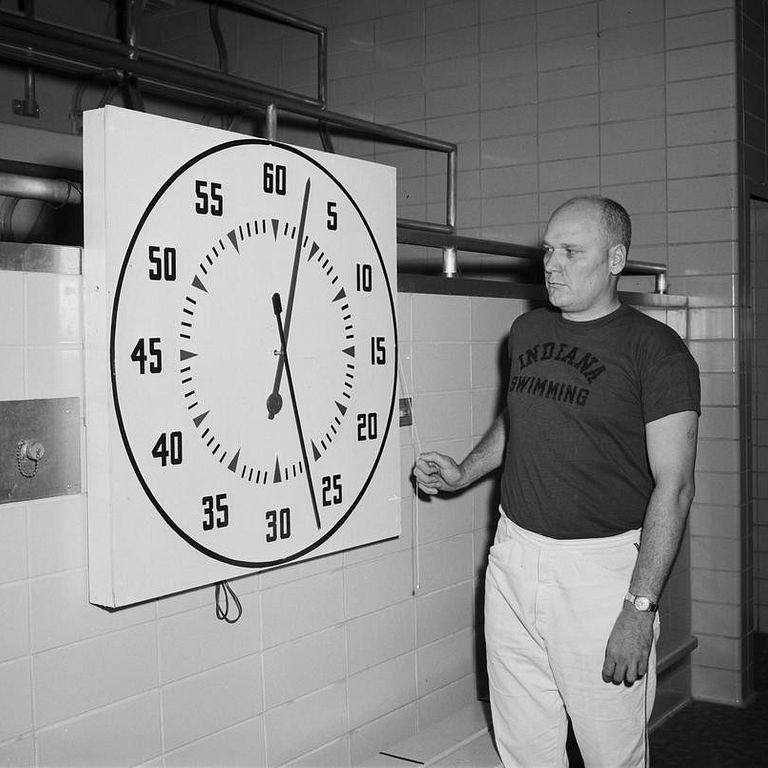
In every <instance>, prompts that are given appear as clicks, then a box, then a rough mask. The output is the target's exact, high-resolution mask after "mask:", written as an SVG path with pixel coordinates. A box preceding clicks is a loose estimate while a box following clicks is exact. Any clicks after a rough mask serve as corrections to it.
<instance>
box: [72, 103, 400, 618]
mask: <svg viewBox="0 0 768 768" xmlns="http://www.w3.org/2000/svg"><path fill="white" fill-rule="evenodd" d="M238 138H243V137H242V135H240V134H233V133H231V132H227V131H223V130H219V129H215V128H209V127H205V126H199V125H195V124H191V123H186V122H182V121H178V120H172V119H169V118H164V117H158V116H155V115H148V114H145V113H141V112H134V111H130V110H125V109H121V108H118V107H112V106H109V107H105V108H102V109H98V110H92V111H88V112H86V113H85V115H84V145H83V171H84V189H85V195H84V198H85V199H84V202H85V253H84V258H83V301H84V308H83V317H84V339H85V409H84V410H85V425H86V468H87V481H86V488H87V507H88V569H89V594H90V601H91V602H92V603H94V604H97V605H101V606H105V607H110V608H115V607H120V606H126V605H130V604H134V603H137V602H142V601H145V600H150V599H153V598H157V597H161V596H164V595H169V594H173V593H176V592H180V591H184V590H188V589H192V588H195V587H199V586H203V585H207V584H213V583H216V582H219V581H223V580H229V579H233V578H237V577H239V576H243V575H246V574H249V573H253V572H254V570H253V569H248V568H243V567H239V566H234V565H229V564H227V563H225V562H221V561H219V560H217V559H214V558H212V557H209V556H207V555H205V554H204V553H202V552H200V551H198V550H197V549H196V548H194V547H192V546H191V545H190V544H188V543H187V542H185V541H184V540H183V539H182V538H181V537H180V536H178V535H177V534H176V533H175V532H174V531H173V530H172V529H171V527H170V526H169V525H168V524H167V523H166V522H165V520H163V519H162V517H161V516H160V514H159V513H158V512H157V510H156V509H155V508H154V506H153V505H152V503H151V502H150V501H149V500H148V499H147V496H146V494H145V493H144V491H143V489H142V487H141V485H140V483H139V481H138V480H137V478H136V475H135V473H134V470H133V468H132V466H131V464H130V462H129V460H128V457H127V454H126V450H125V448H124V445H123V443H122V439H121V436H120V433H119V429H118V424H117V419H116V415H115V408H114V404H113V396H112V389H111V379H110V362H109V336H110V318H111V311H112V302H113V299H114V293H115V285H116V279H117V275H118V273H119V270H120V267H121V264H122V261H123V258H124V256H125V253H126V250H127V247H128V243H129V241H130V239H131V236H132V234H133V232H134V230H135V227H136V224H137V222H138V220H139V218H140V217H141V215H142V213H143V211H144V210H145V208H146V206H147V204H148V202H149V200H151V198H152V196H153V195H154V193H155V192H156V191H157V190H158V189H159V188H160V187H161V186H162V185H163V184H164V183H165V181H166V180H167V179H168V178H169V176H170V175H171V174H172V173H173V172H174V171H175V170H176V169H177V168H179V167H180V166H181V165H182V164H183V163H184V162H186V161H187V160H189V159H190V158H192V157H194V156H196V155H197V154H199V153H200V152H203V151H205V150H206V149H209V148H211V147H214V146H216V145H219V144H221V143H223V142H227V141H232V140H233V139H238ZM301 151H302V152H303V153H305V154H306V155H308V156H309V157H311V158H313V159H315V160H316V161H317V162H319V163H320V164H321V165H322V166H323V167H325V168H327V169H328V170H329V171H330V172H331V173H332V174H333V175H334V176H335V177H336V178H337V179H339V180H340V181H341V183H342V184H343V185H344V186H345V188H346V189H347V191H348V192H349V193H350V195H351V197H352V198H353V199H354V200H355V202H356V203H357V205H358V206H359V208H360V210H361V211H362V212H363V214H364V216H365V218H366V220H367V222H368V224H369V226H370V229H371V231H372V233H373V235H374V237H375V238H376V241H377V243H378V245H379V248H380V251H381V256H382V259H383V262H384V266H385V268H386V271H387V274H388V277H389V283H390V286H391V290H392V294H393V298H395V297H396V284H397V283H396V208H395V207H396V198H395V182H396V176H395V171H394V169H393V168H390V167H387V166H383V165H380V164H376V163H371V162H367V161H361V160H357V159H353V158H347V157H341V156H338V155H332V154H328V153H324V152H319V151H316V150H311V149H304V148H301ZM399 534H400V451H399V434H398V423H397V408H396V407H395V412H394V415H393V418H392V423H391V426H390V429H389V433H388V435H387V440H386V443H385V445H384V447H383V450H382V453H381V457H380V459H379V462H378V465H377V469H376V472H375V474H374V476H373V478H372V479H371V482H370V485H369V488H368V490H367V492H366V494H365V496H364V497H363V498H362V499H361V501H360V503H359V504H358V505H357V507H356V508H355V510H354V511H353V513H352V514H351V515H350V516H349V518H348V519H347V520H346V521H345V523H344V524H343V525H342V526H341V527H340V528H339V529H338V530H337V531H336V532H335V534H334V535H332V536H331V537H330V538H329V539H328V540H327V541H325V542H323V544H321V545H319V546H318V547H317V548H316V549H314V550H312V551H311V552H310V553H309V554H307V555H305V556H304V557H303V558H297V559H296V560H294V561H292V562H300V561H301V560H302V559H310V558H315V557H318V556H322V555H327V554H330V553H333V552H338V551H341V550H345V549H349V548H352V547H357V546H360V545H363V544H368V543H371V542H375V541H381V540H384V539H388V538H392V537H395V536H398V535H399ZM285 567H290V564H289V565H287V566H285Z"/></svg>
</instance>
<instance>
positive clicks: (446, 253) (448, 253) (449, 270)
mask: <svg viewBox="0 0 768 768" xmlns="http://www.w3.org/2000/svg"><path fill="white" fill-rule="evenodd" d="M457 274H458V262H457V259H456V248H455V247H454V246H452V245H449V246H446V247H445V248H443V277H456V275H457Z"/></svg>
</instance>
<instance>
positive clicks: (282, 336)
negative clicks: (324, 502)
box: [272, 182, 321, 529]
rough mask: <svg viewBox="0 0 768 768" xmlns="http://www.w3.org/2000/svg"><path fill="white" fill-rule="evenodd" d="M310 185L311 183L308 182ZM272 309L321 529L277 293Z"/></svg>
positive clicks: (311, 492) (314, 506) (310, 489)
mask: <svg viewBox="0 0 768 768" xmlns="http://www.w3.org/2000/svg"><path fill="white" fill-rule="evenodd" d="M307 184H309V182H307ZM272 308H273V309H274V312H275V317H276V318H277V332H278V333H279V334H280V343H281V344H282V347H283V360H284V362H285V377H286V379H288V391H289V392H290V393H291V404H292V405H293V415H294V417H295V418H296V429H297V431H298V433H299V444H300V445H301V455H302V458H303V459H304V467H305V469H306V470H307V484H308V485H309V495H310V496H311V497H312V509H313V511H314V513H315V522H316V523H317V527H318V529H319V528H320V527H321V524H320V513H319V512H318V509H317V498H316V497H315V486H314V484H313V483H312V474H311V473H310V469H309V457H308V456H307V446H306V444H305V442H304V432H303V431H302V429H301V419H300V418H299V405H298V403H297V402H296V392H295V390H294V388H293V377H292V376H291V366H290V363H289V362H288V348H287V347H286V345H285V341H286V339H285V330H284V329H283V320H282V317H281V316H280V315H281V313H282V311H283V307H282V303H281V301H280V294H279V293H275V294H274V295H273V296H272Z"/></svg>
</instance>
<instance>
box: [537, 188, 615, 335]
mask: <svg viewBox="0 0 768 768" xmlns="http://www.w3.org/2000/svg"><path fill="white" fill-rule="evenodd" d="M543 245H544V248H545V253H544V274H545V281H546V286H547V291H548V293H549V300H550V302H551V303H552V304H553V305H554V306H556V307H558V308H559V309H560V310H561V312H562V314H563V317H565V318H566V319H568V320H593V319H595V318H598V317H602V316H603V315H606V314H608V313H609V312H612V311H613V310H614V309H616V308H617V307H618V305H619V301H618V294H617V290H616V279H615V275H617V274H618V273H619V272H620V271H621V268H622V267H623V266H624V261H625V258H626V251H625V249H624V246H621V245H614V246H613V247H610V248H609V247H608V242H607V239H606V236H605V234H604V232H603V227H602V221H601V215H600V209H599V208H598V207H597V206H596V205H594V204H591V203H589V202H577V203H574V204H572V205H569V206H567V207H566V208H563V209H562V210H560V211H559V212H557V213H555V214H554V216H553V217H552V218H551V219H550V220H549V224H548V225H547V230H546V232H545V233H544V243H543Z"/></svg>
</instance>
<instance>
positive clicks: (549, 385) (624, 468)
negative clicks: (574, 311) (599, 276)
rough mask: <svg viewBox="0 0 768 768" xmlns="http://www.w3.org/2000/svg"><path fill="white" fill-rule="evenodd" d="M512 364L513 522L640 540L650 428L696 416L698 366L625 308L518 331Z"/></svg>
mask: <svg viewBox="0 0 768 768" xmlns="http://www.w3.org/2000/svg"><path fill="white" fill-rule="evenodd" d="M509 358H510V379H509V386H508V392H507V407H508V416H509V433H508V441H507V449H506V457H505V462H504V472H503V475H502V482H501V503H502V506H503V508H504V510H505V512H506V513H507V515H508V516H509V517H510V519H512V520H513V521H514V522H515V523H517V524H518V525H520V526H522V527H523V528H527V529H528V530H531V531H535V532H536V533H540V534H543V535H544V536H549V537H551V538H556V539H581V538H597V537H602V536H612V535H615V534H618V533H623V532H624V531H627V530H630V529H632V528H639V527H640V526H641V525H642V523H643V518H644V516H645V510H646V507H647V504H648V500H649V498H650V495H651V492H652V490H653V485H654V483H653V477H652V475H651V471H650V466H649V463H648V455H647V452H646V444H645V425H646V424H647V423H649V422H651V421H655V420H656V419H660V418H662V417H663V416H668V415H669V414H672V413H678V412H680V411H697V412H699V410H700V388H699V370H698V366H697V365H696V362H695V361H694V359H693V357H692V356H691V354H690V352H689V351H688V349H687V347H686V346H685V344H684V343H683V341H682V340H681V339H680V337H679V336H678V335H677V334H676V333H675V332H674V331H673V330H672V329H670V328H668V327H667V326H666V325H664V324H663V323H660V322H658V321H657V320H654V319H652V318H650V317H647V316H646V315H643V314H642V313H641V312H638V311H637V310H635V309H633V308H631V307H628V306H624V305H622V306H621V307H620V308H619V309H617V310H616V311H614V312H612V313H611V314H609V315H606V316H605V317H601V318H598V319H597V320H589V321H586V322H574V321H569V320H565V319H564V318H563V317H562V316H561V315H560V312H559V311H557V310H554V309H551V308H542V309H537V310H534V311H532V312H528V313H526V314H525V315H522V316H521V317H519V318H517V319H516V320H515V322H514V323H513V324H512V329H511V331H510V335H509Z"/></svg>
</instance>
